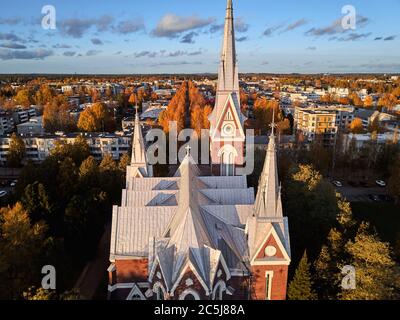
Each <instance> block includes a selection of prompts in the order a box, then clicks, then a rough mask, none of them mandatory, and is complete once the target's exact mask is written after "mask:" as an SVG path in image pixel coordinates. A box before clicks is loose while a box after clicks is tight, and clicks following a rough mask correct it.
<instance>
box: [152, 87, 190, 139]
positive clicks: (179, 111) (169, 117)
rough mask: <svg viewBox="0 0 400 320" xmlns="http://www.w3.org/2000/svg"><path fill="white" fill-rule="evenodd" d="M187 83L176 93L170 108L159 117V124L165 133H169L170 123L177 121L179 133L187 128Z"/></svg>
mask: <svg viewBox="0 0 400 320" xmlns="http://www.w3.org/2000/svg"><path fill="white" fill-rule="evenodd" d="M187 88H188V84H187V82H183V84H182V85H181V87H180V88H179V90H178V91H177V92H176V94H175V95H174V97H173V98H172V99H171V101H170V103H169V105H168V108H167V109H166V110H164V111H163V112H161V114H160V116H159V119H158V121H159V124H160V125H161V127H162V128H163V130H164V132H165V133H168V132H169V122H170V121H176V122H177V126H178V132H180V131H181V130H182V129H184V127H185V119H186V104H187V95H188V94H187Z"/></svg>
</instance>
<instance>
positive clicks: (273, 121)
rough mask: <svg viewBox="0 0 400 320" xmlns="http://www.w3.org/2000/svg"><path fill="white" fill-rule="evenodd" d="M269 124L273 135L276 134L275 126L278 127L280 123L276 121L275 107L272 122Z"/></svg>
mask: <svg viewBox="0 0 400 320" xmlns="http://www.w3.org/2000/svg"><path fill="white" fill-rule="evenodd" d="M269 126H270V127H271V129H272V132H271V135H272V136H273V135H275V128H277V127H278V125H277V124H276V123H275V109H273V111H272V122H271V124H270V125H269Z"/></svg>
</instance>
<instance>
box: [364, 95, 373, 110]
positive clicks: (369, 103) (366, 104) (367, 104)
mask: <svg viewBox="0 0 400 320" xmlns="http://www.w3.org/2000/svg"><path fill="white" fill-rule="evenodd" d="M373 105H374V99H373V98H372V96H367V97H366V98H365V100H364V107H365V108H372V107H373Z"/></svg>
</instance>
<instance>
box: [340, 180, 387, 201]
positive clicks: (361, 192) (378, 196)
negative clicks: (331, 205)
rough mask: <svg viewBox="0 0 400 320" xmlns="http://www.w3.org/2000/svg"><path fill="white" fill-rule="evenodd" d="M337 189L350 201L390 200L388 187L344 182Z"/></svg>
mask: <svg viewBox="0 0 400 320" xmlns="http://www.w3.org/2000/svg"><path fill="white" fill-rule="evenodd" d="M335 189H336V190H337V191H338V192H339V193H340V194H341V195H342V196H343V197H345V198H346V199H347V201H349V202H390V197H388V192H387V189H386V188H383V187H378V186H376V187H352V186H350V185H346V184H344V185H343V187H341V188H338V187H335Z"/></svg>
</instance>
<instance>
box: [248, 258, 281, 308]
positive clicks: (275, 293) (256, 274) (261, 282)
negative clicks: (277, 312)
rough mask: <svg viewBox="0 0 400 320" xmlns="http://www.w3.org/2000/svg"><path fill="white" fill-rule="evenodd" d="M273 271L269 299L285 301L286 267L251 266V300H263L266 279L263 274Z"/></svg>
mask: <svg viewBox="0 0 400 320" xmlns="http://www.w3.org/2000/svg"><path fill="white" fill-rule="evenodd" d="M266 271H273V273H274V274H273V277H272V288H271V299H272V300H285V299H286V287H287V277H288V266H285V265H283V266H253V267H252V273H253V279H252V299H254V300H265V298H266V292H265V287H266V279H265V272H266Z"/></svg>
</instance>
